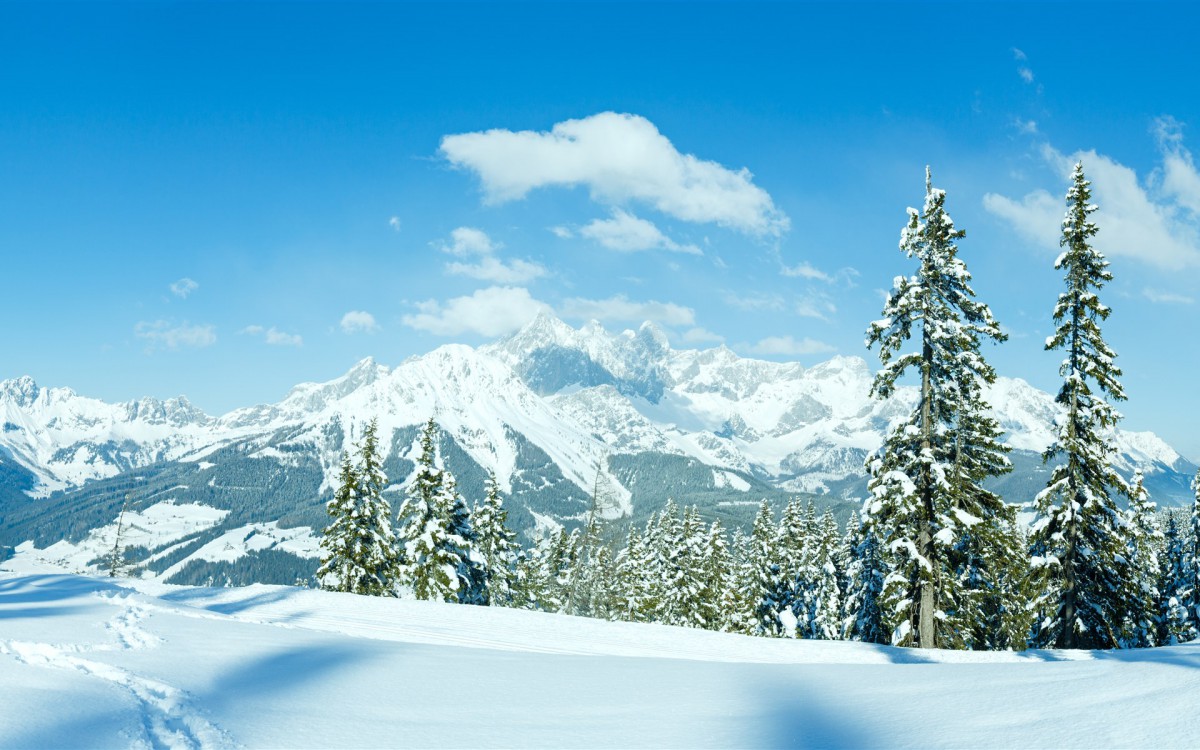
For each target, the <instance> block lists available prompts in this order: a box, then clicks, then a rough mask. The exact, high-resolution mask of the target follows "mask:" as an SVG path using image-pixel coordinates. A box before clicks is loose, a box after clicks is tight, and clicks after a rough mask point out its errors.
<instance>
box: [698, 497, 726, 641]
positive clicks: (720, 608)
mask: <svg viewBox="0 0 1200 750" xmlns="http://www.w3.org/2000/svg"><path fill="white" fill-rule="evenodd" d="M700 571H701V572H700V581H701V588H700V592H699V595H698V597H697V602H696V621H697V622H698V623H699V624H700V627H703V628H707V629H709V630H728V629H730V612H729V603H730V598H729V596H728V594H727V592H728V591H729V589H730V588H732V587H733V585H734V584H733V579H732V574H733V558H732V557H731V556H730V554H729V543H728V542H727V541H726V540H725V529H724V528H722V526H721V522H720V521H713V522H712V524H711V525H710V526H709V527H708V534H707V536H706V537H705V539H704V549H703V551H702V553H701V558H700Z"/></svg>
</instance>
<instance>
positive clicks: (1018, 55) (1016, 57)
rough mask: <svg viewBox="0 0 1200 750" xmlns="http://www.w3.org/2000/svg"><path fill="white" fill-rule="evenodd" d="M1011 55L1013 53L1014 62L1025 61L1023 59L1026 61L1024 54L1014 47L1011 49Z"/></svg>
mask: <svg viewBox="0 0 1200 750" xmlns="http://www.w3.org/2000/svg"><path fill="white" fill-rule="evenodd" d="M1012 53H1013V59H1014V60H1025V59H1028V58H1026V56H1025V53H1024V52H1022V51H1021V50H1019V49H1017V48H1016V47H1013V48H1012Z"/></svg>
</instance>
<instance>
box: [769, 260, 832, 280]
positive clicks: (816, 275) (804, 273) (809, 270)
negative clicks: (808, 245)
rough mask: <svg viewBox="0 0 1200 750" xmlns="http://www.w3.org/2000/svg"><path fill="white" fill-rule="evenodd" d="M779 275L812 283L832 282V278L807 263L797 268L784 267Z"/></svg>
mask: <svg viewBox="0 0 1200 750" xmlns="http://www.w3.org/2000/svg"><path fill="white" fill-rule="evenodd" d="M780 273H781V274H783V275H784V276H790V277H793V278H796V277H798V278H801V279H811V280H813V281H824V282H825V283H827V284H828V283H832V282H833V277H832V276H830V275H829V274H827V273H825V272H824V271H822V270H820V269H818V268H816V267H814V266H813V265H812V264H811V263H809V262H808V261H804V262H803V263H801V264H800V265H797V266H784V267H783V270H781V271H780Z"/></svg>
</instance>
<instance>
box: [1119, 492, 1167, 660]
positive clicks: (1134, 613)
mask: <svg viewBox="0 0 1200 750" xmlns="http://www.w3.org/2000/svg"><path fill="white" fill-rule="evenodd" d="M1130 486H1131V492H1130V494H1129V509H1128V510H1127V511H1126V516H1127V521H1126V542H1125V549H1126V560H1127V562H1128V565H1129V567H1128V574H1127V576H1126V579H1125V585H1126V593H1125V621H1124V623H1123V627H1122V634H1121V638H1122V644H1123V645H1125V646H1128V647H1133V648H1142V647H1146V646H1157V645H1158V628H1159V618H1160V613H1159V611H1158V604H1159V597H1158V576H1159V572H1160V570H1159V561H1158V557H1159V549H1160V548H1161V547H1162V543H1163V534H1162V529H1161V528H1160V527H1159V525H1158V513H1157V507H1156V506H1155V504H1154V503H1153V502H1152V501H1151V500H1150V493H1148V492H1147V491H1146V487H1145V480H1144V477H1143V476H1142V472H1141V471H1138V472H1136V473H1135V474H1134V476H1133V481H1132V482H1131V483H1130Z"/></svg>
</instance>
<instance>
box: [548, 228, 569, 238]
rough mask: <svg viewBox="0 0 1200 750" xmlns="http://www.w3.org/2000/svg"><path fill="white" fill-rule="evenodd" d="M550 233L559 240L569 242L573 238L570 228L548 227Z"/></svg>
mask: <svg viewBox="0 0 1200 750" xmlns="http://www.w3.org/2000/svg"><path fill="white" fill-rule="evenodd" d="M550 232H551V233H553V234H554V236H555V237H557V238H559V239H560V240H569V239H571V238H572V237H574V236H575V233H574V232H572V231H571V228H570V227H561V226H560V227H550Z"/></svg>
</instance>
